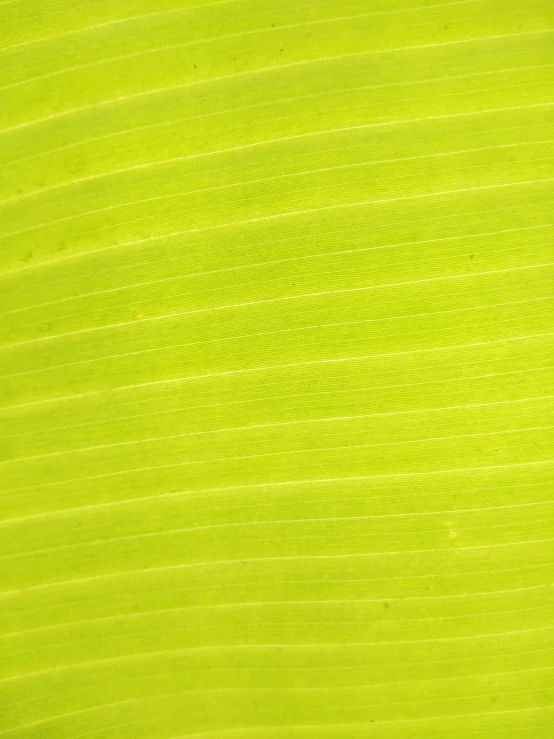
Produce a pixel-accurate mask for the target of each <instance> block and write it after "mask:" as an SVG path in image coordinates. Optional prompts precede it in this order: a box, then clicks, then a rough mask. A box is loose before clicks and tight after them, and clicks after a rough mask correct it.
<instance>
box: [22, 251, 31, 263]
mask: <svg viewBox="0 0 554 739" xmlns="http://www.w3.org/2000/svg"><path fill="white" fill-rule="evenodd" d="M32 256H33V252H32V251H30V252H29V253H28V254H26V255H25V256H24V257H21V260H20V261H21V262H28V261H29V259H30V258H31V257H32Z"/></svg>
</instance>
